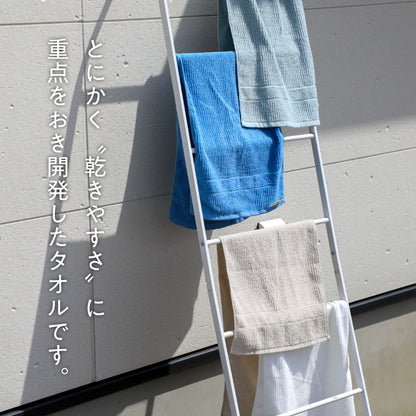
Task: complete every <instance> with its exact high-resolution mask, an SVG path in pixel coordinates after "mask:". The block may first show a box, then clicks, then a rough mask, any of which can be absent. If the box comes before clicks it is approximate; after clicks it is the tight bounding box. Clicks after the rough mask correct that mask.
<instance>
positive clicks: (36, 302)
mask: <svg viewBox="0 0 416 416" xmlns="http://www.w3.org/2000/svg"><path fill="white" fill-rule="evenodd" d="M168 5H169V7H170V9H171V13H172V16H174V18H173V19H172V27H173V30H174V34H175V44H176V47H177V52H203V51H214V50H216V24H217V17H216V9H217V6H216V1H214V0H209V1H205V2H204V1H201V0H180V1H176V0H172V1H168ZM304 5H305V8H306V9H307V11H306V19H307V24H308V28H309V35H310V40H311V44H312V50H313V54H314V61H315V66H316V75H317V85H318V94H319V101H320V111H321V127H320V139H321V147H322V157H323V160H324V163H325V173H326V177H327V182H328V191H329V196H330V200H331V205H332V210H333V217H334V223H335V229H336V233H337V238H338V244H339V249H340V255H341V262H342V266H343V271H344V275H345V279H346V284H347V288H348V290H349V296H350V300H356V299H360V298H363V297H367V296H372V295H375V294H378V293H382V292H385V291H388V290H391V289H395V288H398V287H401V286H404V285H408V284H412V283H415V282H416V280H415V276H416V263H415V254H414V250H412V248H414V247H415V243H416V240H415V235H416V233H415V231H416V230H415V221H414V218H413V216H412V212H413V211H414V210H413V206H414V204H415V202H416V194H415V188H414V187H415V173H414V166H415V160H416V153H415V152H416V147H415V144H414V143H415V142H414V137H415V135H416V127H415V126H416V122H415V121H416V120H415V112H414V108H415V104H416V103H415V97H416V88H415V83H414V79H413V78H414V75H413V74H414V67H415V64H416V55H415V53H414V39H415V36H416V26H415V25H414V21H415V18H416V2H415V1H410V2H409V1H398V0H395V1H391V0H389V1H386V0H336V1H328V0H317V1H311V0H305V2H304ZM0 36H1V39H2V46H3V47H2V48H1V50H0V57H1V62H2V63H1V72H2V77H1V78H0V92H1V95H0V109H1V111H0V190H1V198H0V238H1V239H0V251H1V257H0V264H1V267H0V270H1V272H0V285H1V290H0V305H1V306H0V308H2V317H1V318H0V322H1V327H0V332H1V343H0V350H1V358H0V411H2V410H6V409H9V408H13V407H15V406H18V405H20V404H22V403H27V402H30V401H33V400H36V399H38V398H42V397H45V396H49V395H51V394H55V393H57V392H60V391H65V390H67V389H70V388H73V387H76V386H81V385H85V384H88V383H90V382H92V381H95V380H102V379H104V378H106V377H110V376H112V375H116V374H120V373H123V372H125V371H129V370H132V369H135V368H138V367H141V366H143V365H147V364H150V363H153V362H157V361H160V360H163V359H167V358H169V357H172V356H175V355H179V354H183V353H187V352H189V351H192V350H194V349H197V348H201V347H204V346H207V345H211V344H213V343H214V342H215V338H214V333H213V327H212V320H211V313H210V309H209V303H208V299H207V295H206V290H205V282H204V279H203V276H202V268H201V262H200V259H199V252H198V247H197V244H196V243H197V240H196V234H195V233H194V232H192V231H189V230H184V229H181V228H180V227H177V226H175V225H173V224H171V223H169V221H168V219H167V216H168V210H169V199H170V190H171V184H172V180H173V172H174V160H175V146H176V139H175V109H174V105H173V96H172V89H171V84H170V79H169V75H168V70H167V62H166V49H165V46H164V41H163V35H162V25H161V21H160V18H159V10H158V5H157V2H156V1H153V0H143V1H138V0H120V1H111V0H100V1H92V0H83V1H81V0H77V1H76V0H71V1H63V0H59V1H54V2H51V1H49V0H37V1H26V0H25V1H21V2H20V3H19V7H16V5H15V2H12V1H11V0H3V1H2V2H0ZM62 37H64V38H66V39H67V41H68V43H69V45H68V55H69V60H68V62H67V63H68V78H69V82H68V84H66V85H65V93H66V94H67V97H66V102H67V104H66V107H65V112H66V114H67V115H68V124H67V127H66V128H65V130H64V132H63V133H64V135H65V143H66V144H65V151H64V152H65V153H64V155H66V156H68V157H69V158H70V159H69V160H70V162H69V163H70V170H69V172H70V173H69V177H68V183H69V189H70V194H69V195H70V196H69V198H68V200H67V201H64V202H63V203H62V204H60V210H63V211H64V212H66V213H67V220H66V221H65V229H66V230H67V236H68V239H69V241H70V243H69V244H68V248H67V251H68V256H69V258H71V263H68V265H67V266H65V273H67V274H68V276H70V278H71V281H72V282H74V283H73V284H74V286H72V288H71V290H68V292H67V294H66V296H68V298H65V300H67V301H68V303H69V304H70V305H71V306H72V305H73V306H72V308H71V313H72V315H71V318H70V323H71V326H70V330H69V332H68V334H67V335H68V350H69V353H68V368H69V369H70V373H69V374H68V375H66V376H63V375H61V374H59V372H57V369H56V368H54V366H53V365H52V364H51V356H50V353H48V348H49V342H50V341H51V332H50V330H49V329H48V325H49V324H48V322H49V317H48V314H47V311H46V309H47V302H49V301H50V293H49V291H48V279H49V277H48V276H49V271H50V270H49V268H50V264H49V257H50V254H51V248H50V247H49V238H48V233H49V232H50V231H51V226H52V222H51V206H52V201H50V200H49V199H48V179H49V178H48V175H47V158H48V156H50V155H51V145H50V140H51V135H52V132H51V128H50V127H49V126H48V122H49V117H50V115H51V113H52V112H53V110H54V109H55V108H54V107H53V104H52V102H51V100H50V99H49V94H50V85H48V71H49V68H50V67H51V62H50V61H48V41H49V40H51V39H57V38H62ZM92 39H93V40H96V41H97V42H100V43H102V48H101V49H100V53H101V54H102V58H100V60H99V61H94V60H92V59H89V58H88V54H87V51H88V49H89V47H90V45H91V40H92ZM94 63H97V64H100V65H102V67H103V68H102V74H103V75H104V78H105V79H104V80H103V81H100V82H94V81H93V82H88V80H87V79H86V73H85V71H86V70H87V68H88V65H89V64H94ZM93 87H96V88H97V89H98V88H102V89H103V90H104V91H105V96H104V97H102V100H101V101H100V103H99V105H98V107H95V108H98V109H99V111H100V117H99V118H98V119H97V121H99V123H100V129H97V128H94V126H92V124H91V122H90V121H89V117H90V116H91V115H92V113H93V112H94V111H95V108H94V107H92V106H91V105H89V106H87V105H86V102H87V100H88V96H87V93H88V91H90V90H91V88H93ZM291 132H292V131H291V130H289V129H285V133H286V134H289V133H291ZM297 133H298V132H297ZM101 145H104V146H105V147H106V149H107V150H106V152H105V154H104V155H105V156H103V157H105V159H106V170H107V174H106V176H105V177H104V178H102V181H101V184H102V186H103V188H102V192H103V193H102V197H101V198H100V200H99V202H98V203H97V204H98V205H100V206H102V207H103V208H104V209H105V216H104V218H103V220H102V221H101V222H100V223H99V225H98V228H99V229H100V230H102V231H104V232H105V234H104V236H102V239H101V240H100V243H99V249H100V250H101V251H102V255H103V267H102V269H101V270H100V272H99V273H97V274H96V277H95V278H94V281H93V282H91V284H89V285H88V284H86V283H85V281H84V280H83V277H84V276H85V274H86V273H85V272H86V269H87V267H88V256H89V254H90V252H91V249H92V248H91V247H90V244H89V242H88V238H87V236H86V234H85V232H86V230H88V229H89V228H90V229H92V228H91V227H93V224H92V222H91V221H88V219H87V217H86V212H87V208H88V206H89V205H91V204H93V203H95V202H94V201H92V200H90V199H89V197H88V187H89V186H90V184H91V183H92V180H93V178H88V177H87V175H86V174H85V159H86V157H87V156H88V155H92V156H95V155H96V154H97V152H98V148H99V147H100V146H101ZM312 165H313V159H312V153H311V150H310V144H309V143H307V142H302V143H288V144H287V145H286V146H285V170H286V176H285V189H286V204H284V205H283V206H282V207H281V208H279V210H278V211H275V212H273V213H270V214H268V215H266V216H263V217H262V218H251V219H249V220H247V221H245V222H243V223H242V224H239V225H237V226H234V227H229V228H228V229H225V230H222V231H221V233H232V232H237V231H242V230H249V229H253V228H254V227H255V225H256V223H257V221H259V220H260V219H264V218H272V217H276V216H281V217H282V218H283V219H284V220H285V221H286V222H290V221H296V220H301V219H304V218H320V217H321V216H322V209H321V207H320V201H319V196H318V188H317V182H316V177H315V172H314V169H313V168H312ZM318 230H319V242H320V255H321V262H322V269H323V272H324V276H325V284H326V288H327V294H328V296H327V297H328V299H333V298H336V297H337V294H336V289H335V285H334V280H333V274H332V265H331V261H330V258H329V250H328V245H327V239H326V236H325V227H324V226H320V228H318ZM219 234H220V232H218V231H216V232H212V233H210V235H212V236H213V237H215V236H217V235H219ZM212 253H213V260H214V270H215V249H212ZM89 297H91V298H92V297H93V298H94V299H95V300H104V305H103V309H104V311H105V315H104V316H102V317H95V319H94V318H92V319H90V318H87V317H86V311H85V302H86V301H87V299H88V298H89ZM408 316H413V315H408ZM403 319H404V318H403ZM386 321H387V322H386V323H383V320H380V323H378V324H377V325H376V324H375V325H374V328H376V329H374V331H376V332H377V331H379V330H380V331H384V330H386V333H388V334H391V337H392V339H393V338H394V339H395V340H396V341H395V342H396V344H395V345H394V348H395V351H399V350H400V348H403V351H405V350H406V351H408V345H409V344H408V340H407V338H406V337H405V336H404V334H403V326H402V322H404V321H398V320H396V319H389V318H386ZM406 322H407V321H406ZM383 325H386V326H383ZM372 327H373V326H371V328H372ZM396 327H397V331H398V332H397V334H398V335H397V337H396ZM360 331H367V329H362V330H361V329H360ZM368 331H370V329H368ZM374 336H375V334H371V336H370V335H367V332H366V333H365V334H364V335H363V337H364V338H363V339H368V338H367V337H370V339H371V337H374ZM409 336H410V337H411V334H410V335H409ZM413 339H414V338H413ZM361 344H363V341H361ZM378 344H379V346H380V348H379V349H376V350H374V351H373V350H372V351H371V352H368V355H367V356H369V357H370V358H371V359H373V358H374V360H381V357H384V355H383V354H384V352H383V351H384V350H383V348H384V347H383V346H385V348H387V350H388V351H393V350H392V348H393V347H392V346H391V344H389V339H387V338H385V337H381V336H380V338H379V342H378ZM364 349H366V346H364ZM366 354H367V353H366ZM388 354H390V352H389V353H388ZM365 357H366V355H365V356H364V357H363V361H365V360H366V358H365ZM389 357H390V358H389V359H390V360H391V363H392V364H391V366H393V364H394V362H395V361H394V360H395V359H396V358H394V355H393V354H391V355H389ZM370 363H371V360H370ZM375 363H379V361H375ZM369 365H370V364H369ZM371 365H373V364H371ZM375 367H379V365H376V364H374V368H375ZM398 367H400V366H398ZM386 368H387V367H386ZM389 368H390V367H389ZM371 371H372V370H371ZM383 371H384V370H383ZM204 374H205V373H204ZM399 375H400V373H398V375H397V380H399V379H400V377H399ZM204 377H205V378H207V380H206V381H203V379H204ZM371 377H373V376H371ZM406 377H407V376H406ZM219 378H220V377H219ZM374 378H376V375H374ZM214 379H215V377H214V378H211V376H210V375H209V374H208V373H207V374H206V375H202V376H201V379H199V380H200V382H201V383H202V384H199V382H197V381H195V380H196V379H192V378H191V379H187V378H186V377H184V378H183V379H182V376H179V375H178V380H179V383H183V384H182V386H183V389H182V390H180V391H178V395H176V393H175V394H174V393H173V392H172V393H168V391H170V390H169V389H171V390H174V389H175V387H174V384H169V383H170V381H169V382H168V384H167V385H166V386H168V387H166V386H165V387H160V385H159V384H154V385H151V386H150V387H149V391H148V393H146V394H147V396H141V397H142V399H141V400H136V401H134V400H135V399H131V398H129V399H128V400H130V402H131V401H132V400H133V402H134V403H136V402H137V403H139V402H140V403H142V404H138V405H137V406H139V408H140V409H141V410H140V411H142V412H150V411H151V410H148V409H153V407H152V406H154V409H155V410H154V412H159V413H157V414H163V412H164V411H165V410H163V409H164V407H163V406H164V404H163V403H170V404H169V406H180V404H181V402H182V403H183V402H185V401H187V400H185V399H184V397H185V396H186V397H195V401H194V402H190V404H189V405H190V406H191V408H192V406H197V404H198V401H199V400H200V401H201V403H205V404H204V405H201V412H205V411H206V412H208V413H207V414H209V405H208V403H209V398H208V397H207V398H205V399H204V400H206V401H204V400H202V399H200V397H202V395H203V394H202V393H204V392H205V389H207V390H209V389H211V388H213V389H216V390H215V391H217V392H220V390H222V388H220V387H219V384H218V380H219V379H218V380H217V379H216V381H215V382H214V381H213V380H214ZM192 380H194V381H192ZM406 380H408V378H406ZM188 381H189V383H190V386H189V388H188V387H186V386H185V385H186V383H187V382H188ZM194 382H195V384H194ZM211 382H212V383H214V384H215V386H216V387H213V385H211V384H209V385H210V386H211V387H209V388H208V387H207V388H206V385H205V383H211ZM397 383H399V382H398V381H397ZM162 384H163V383H162ZM158 386H159V387H158ZM146 388H147V387H146ZM160 388H162V390H163V389H165V390H164V391H166V394H164V395H163V397H164V398H163V399H160V406H161V407H160V408H157V406H159V404H157V403H159V402H157V403H156V402H154V404H146V403H145V404H143V403H144V402H143V401H145V400H147V397H150V396H151V391H152V389H156V390H157V389H160ZM371 388H373V387H371ZM373 389H378V390H377V391H380V392H383V391H384V390H383V389H384V387H383V386H380V385H378V386H376V387H374V388H373ZM157 391H158V390H157ZM374 391H375V390H374ZM402 391H403V393H402V394H403V395H404V396H405V397H406V398H404V399H403V401H404V402H406V400H407V401H409V400H410V401H411V400H412V395H411V394H410V393H409V391H408V390H407V389H406V388H404V389H403V390H402ZM373 394H379V393H373ZM380 395H381V396H382V395H383V393H380ZM153 396H154V394H153ZM381 396H380V397H381ZM404 396H400V397H404ZM168 397H169V398H168ZM218 397H220V394H219V395H218ZM377 397H379V396H377ZM179 398H180V400H179ZM158 400H159V399H158ZM165 400H166V402H164V401H165ZM215 400H218V399H215ZM130 402H129V401H128V402H127V403H130ZM391 402H392V403H393V401H391ZM394 402H395V401H394ZM149 403H150V402H149ZM175 403H176V404H175ZM134 406H136V405H134ZM134 406H133V407H132V408H134ZM140 406H141V407H140ZM204 406H208V407H204ZM215 406H216V407H215V409H218V401H215ZM409 406H410V405H409ZM173 408H175V407H173ZM191 408H190V409H191ZM380 408H381V407H380ZM386 408H388V409H390V408H389V407H386ZM126 409H127V408H126ZM202 409H207V410H202ZM120 411H122V410H120ZM124 411H127V410H124ZM129 411H130V410H129ZM175 411H176V410H175ZM379 411H380V412H382V410H379ZM190 412H191V410H190ZM398 412H399V411H397V412H396V411H395V410H393V409H390V414H391V413H395V414H399V413H398ZM191 413H192V412H191ZM78 414H81V413H78ZM97 414H98V413H97ZM126 414H127V413H126ZM144 414H146V416H147V415H148V414H149V413H144ZM155 414H156V413H155ZM165 414H166V413H165ZM173 414H174V413H173ZM177 414H178V415H180V414H181V413H180V410H178V413H177ZM192 414H198V413H192ZM201 414H205V413H201ZM377 414H381V415H383V413H377ZM385 414H387V413H385ZM400 414H401V413H400ZM403 415H406V416H407V414H405V413H403Z"/></svg>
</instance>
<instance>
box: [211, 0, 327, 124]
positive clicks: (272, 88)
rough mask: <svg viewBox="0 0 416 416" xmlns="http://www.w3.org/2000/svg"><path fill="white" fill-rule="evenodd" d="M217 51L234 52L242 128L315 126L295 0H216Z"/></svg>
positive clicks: (306, 47) (311, 78)
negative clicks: (217, 17) (217, 3)
mask: <svg viewBox="0 0 416 416" xmlns="http://www.w3.org/2000/svg"><path fill="white" fill-rule="evenodd" d="M218 13H219V19H218V41H219V42H218V43H219V49H220V50H235V52H236V56H237V75H238V92H239V101H240V111H241V122H242V124H243V126H246V127H275V126H291V127H303V126H313V125H319V112H318V99H317V93H316V86H315V71H314V65H313V59H312V52H311V48H310V44H309V38H308V32H307V27H306V21H305V13H304V10H303V5H302V1H301V0H219V5H218Z"/></svg>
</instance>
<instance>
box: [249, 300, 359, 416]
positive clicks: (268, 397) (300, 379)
mask: <svg viewBox="0 0 416 416" xmlns="http://www.w3.org/2000/svg"><path fill="white" fill-rule="evenodd" d="M328 309H329V312H328V314H329V333H330V337H331V339H330V340H329V341H325V342H322V343H320V344H315V345H313V346H311V347H306V348H302V349H298V350H293V351H286V352H280V353H272V354H264V355H260V356H259V368H258V379H257V390H256V396H255V400H254V406H253V412H252V416H275V415H279V414H281V413H283V412H287V411H290V410H294V409H296V408H298V407H301V406H305V405H307V404H310V403H313V402H315V401H318V400H322V399H325V398H328V397H331V396H334V395H336V394H339V393H343V392H346V391H349V390H351V389H352V383H351V374H350V371H349V360H348V338H349V331H350V325H349V307H348V304H347V303H346V302H345V301H336V302H331V303H329V304H328ZM354 415H355V408H354V399H353V397H349V398H347V399H343V400H339V401H337V402H333V403H331V404H329V405H325V406H322V407H318V408H316V409H313V410H310V411H308V412H303V413H300V416H354Z"/></svg>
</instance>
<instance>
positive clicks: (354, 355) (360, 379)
mask: <svg viewBox="0 0 416 416" xmlns="http://www.w3.org/2000/svg"><path fill="white" fill-rule="evenodd" d="M309 131H310V132H311V133H312V134H313V136H314V137H313V139H312V141H311V143H312V150H313V156H314V160H315V168H316V174H317V178H318V184H319V192H320V195H321V202H322V208H323V212H324V216H325V217H326V218H328V220H329V221H328V222H327V224H326V227H327V235H328V241H329V247H330V250H331V254H332V256H331V257H332V262H333V266H334V271H335V275H336V281H337V286H338V292H339V296H340V297H341V299H343V300H345V301H346V302H347V303H348V297H347V291H346V288H345V282H344V277H343V274H342V268H341V262H340V259H339V254H338V247H337V243H336V239H335V230H334V226H333V222H332V214H331V208H330V205H329V198H328V191H327V187H326V181H325V176H324V168H323V163H322V157H321V151H320V146H319V139H318V130H317V128H316V126H313V127H310V128H309ZM348 315H349V324H350V328H351V335H350V338H349V351H350V356H351V360H352V363H353V367H354V374H355V377H356V381H357V385H358V386H359V387H361V388H362V390H363V391H362V393H361V394H360V399H361V406H362V409H363V412H364V413H363V414H364V416H371V410H370V403H369V400H368V395H367V389H366V387H365V381H364V375H363V370H362V366H361V361H360V357H359V352H358V345H357V340H356V337H355V331H354V325H353V321H352V317H351V313H349V314H348Z"/></svg>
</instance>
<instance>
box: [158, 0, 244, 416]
mask: <svg viewBox="0 0 416 416" xmlns="http://www.w3.org/2000/svg"><path fill="white" fill-rule="evenodd" d="M159 7H160V12H161V17H162V24H163V32H164V36H165V42H166V49H167V55H168V63H169V70H170V76H171V79H172V87H173V92H174V97H175V105H176V109H177V115H178V121H179V128H180V132H181V137H182V147H183V151H184V156H185V164H186V171H187V175H188V180H189V188H190V192H191V199H192V205H193V208H194V216H195V222H196V227H197V234H198V240H199V246H200V250H201V258H202V265H203V269H204V274H205V281H206V285H207V290H208V297H209V301H210V307H211V312H212V317H213V321H214V328H215V334H216V338H217V342H218V349H219V353H220V358H221V364H222V368H223V373H224V379H225V386H226V391H227V395H228V399H229V400H228V401H229V406H230V410H231V414H232V416H240V413H239V410H238V403H237V396H236V393H235V387H234V381H233V378H232V374H231V366H230V361H229V357H228V353H227V347H226V343H225V338H224V330H223V325H222V322H221V315H220V310H219V305H218V301H217V296H216V293H215V292H216V291H215V284H214V278H213V273H212V268H211V261H210V254H209V248H208V245H207V243H206V242H207V237H206V230H205V224H204V219H203V215H202V207H201V201H200V197H199V191H198V182H197V178H196V173H195V166H194V162H193V156H192V147H191V140H190V135H189V129H188V123H187V119H186V110H185V104H184V99H183V95H182V89H181V82H180V77H179V70H178V65H177V61H176V55H175V45H174V42H173V36H172V29H171V25H170V20H169V12H168V7H167V4H166V0H159Z"/></svg>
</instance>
